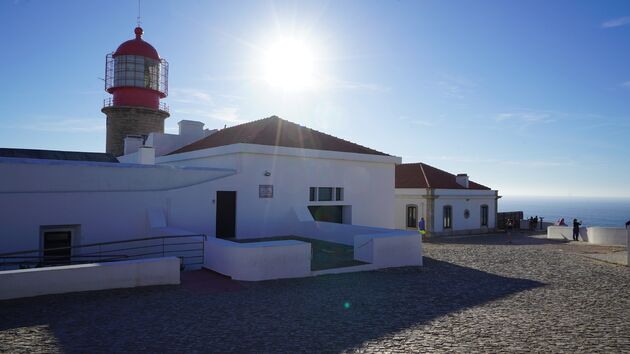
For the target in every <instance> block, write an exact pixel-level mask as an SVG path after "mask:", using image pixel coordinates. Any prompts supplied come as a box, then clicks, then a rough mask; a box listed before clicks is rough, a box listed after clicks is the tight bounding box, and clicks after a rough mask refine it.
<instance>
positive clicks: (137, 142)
mask: <svg viewBox="0 0 630 354" xmlns="http://www.w3.org/2000/svg"><path fill="white" fill-rule="evenodd" d="M142 145H144V137H143V136H142V135H127V136H126V137H125V140H124V150H123V151H124V153H123V155H129V154H133V153H134V152H136V151H138V149H140V147H141V146H142Z"/></svg>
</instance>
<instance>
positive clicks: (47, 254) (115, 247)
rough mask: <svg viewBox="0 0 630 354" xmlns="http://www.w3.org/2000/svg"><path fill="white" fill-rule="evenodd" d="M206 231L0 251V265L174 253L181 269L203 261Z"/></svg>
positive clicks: (53, 263) (67, 262)
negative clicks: (16, 250) (192, 233)
mask: <svg viewBox="0 0 630 354" xmlns="http://www.w3.org/2000/svg"><path fill="white" fill-rule="evenodd" d="M206 239H207V237H206V235H203V234H194V235H181V236H158V237H144V238H136V239H128V240H122V241H112V242H100V243H91V244H86V245H77V246H68V247H56V248H47V249H36V250H29V251H19V252H10V253H0V269H6V268H32V267H54V266H60V265H70V264H84V263H100V262H116V261H124V260H133V259H143V258H153V257H165V256H176V257H179V258H180V259H181V262H182V269H186V268H192V267H195V266H201V265H203V263H204V251H205V240H206Z"/></svg>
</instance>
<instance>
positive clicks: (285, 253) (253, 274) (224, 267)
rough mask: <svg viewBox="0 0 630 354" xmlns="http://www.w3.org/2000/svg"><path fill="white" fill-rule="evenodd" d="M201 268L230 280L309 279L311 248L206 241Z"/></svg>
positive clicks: (297, 244)
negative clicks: (227, 277)
mask: <svg viewBox="0 0 630 354" xmlns="http://www.w3.org/2000/svg"><path fill="white" fill-rule="evenodd" d="M204 267H205V268H208V269H210V270H213V271H215V272H218V273H221V274H224V275H227V276H230V277H231V278H232V279H234V280H247V281H259V280H270V279H282V278H300V277H307V276H310V275H311V244H310V243H308V242H302V241H297V240H282V241H264V242H252V243H237V242H232V241H228V240H223V239H218V238H215V237H209V238H208V240H207V241H206V245H205V263H204Z"/></svg>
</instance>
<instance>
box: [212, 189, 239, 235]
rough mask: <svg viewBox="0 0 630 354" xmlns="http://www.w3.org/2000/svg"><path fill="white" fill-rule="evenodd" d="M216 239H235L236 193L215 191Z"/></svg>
mask: <svg viewBox="0 0 630 354" xmlns="http://www.w3.org/2000/svg"><path fill="white" fill-rule="evenodd" d="M216 233H217V237H219V238H231V237H236V192H234V191H217V230H216Z"/></svg>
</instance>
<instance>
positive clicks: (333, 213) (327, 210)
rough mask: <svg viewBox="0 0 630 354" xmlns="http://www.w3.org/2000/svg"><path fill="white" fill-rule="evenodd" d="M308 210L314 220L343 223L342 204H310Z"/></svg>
mask: <svg viewBox="0 0 630 354" xmlns="http://www.w3.org/2000/svg"><path fill="white" fill-rule="evenodd" d="M308 210H309V211H310V212H311V215H313V219H315V221H326V222H335V223H337V224H343V206H342V205H325V206H319V205H311V206H309V207H308Z"/></svg>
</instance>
